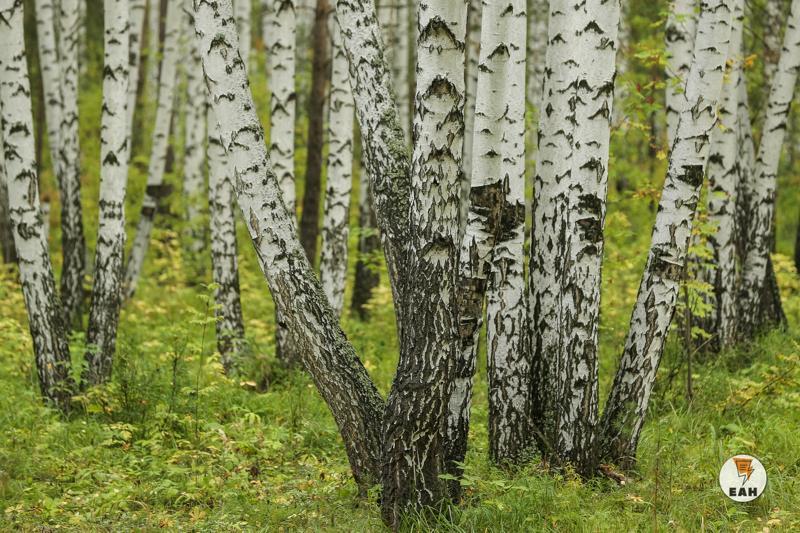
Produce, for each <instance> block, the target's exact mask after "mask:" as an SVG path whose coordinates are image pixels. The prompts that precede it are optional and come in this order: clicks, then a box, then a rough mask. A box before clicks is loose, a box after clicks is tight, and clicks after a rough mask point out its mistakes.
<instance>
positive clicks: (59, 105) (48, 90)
mask: <svg viewBox="0 0 800 533" xmlns="http://www.w3.org/2000/svg"><path fill="white" fill-rule="evenodd" d="M35 6H36V39H37V41H38V43H39V68H40V70H41V73H42V91H43V97H44V101H43V102H42V103H43V105H44V116H45V122H46V123H47V141H48V144H49V146H50V164H51V165H52V166H53V174H54V175H55V176H56V177H57V178H58V179H59V180H60V176H61V166H60V163H61V156H60V155H59V154H60V152H59V143H58V137H59V131H60V128H61V115H62V114H63V113H64V109H63V105H64V104H63V101H62V98H61V81H60V80H61V72H60V68H61V62H60V61H59V58H58V45H57V44H56V31H55V26H54V14H55V13H54V12H55V10H56V6H55V4H54V3H53V1H52V0H36V3H35ZM45 223H47V221H45Z"/></svg>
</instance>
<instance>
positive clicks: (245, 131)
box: [194, 0, 383, 490]
mask: <svg viewBox="0 0 800 533" xmlns="http://www.w3.org/2000/svg"><path fill="white" fill-rule="evenodd" d="M194 10H195V24H196V31H197V37H198V39H200V43H201V44H200V46H201V50H202V52H203V67H204V72H205V74H206V85H207V87H208V89H209V93H210V95H211V104H212V106H213V108H214V114H215V115H216V117H217V120H218V121H219V127H220V129H219V132H220V136H221V138H222V140H223V145H224V147H225V149H226V152H227V154H228V161H229V164H230V165H232V166H233V171H234V180H235V181H234V190H235V192H236V198H237V202H238V204H239V209H240V210H241V212H242V216H243V218H244V220H245V222H246V223H247V227H248V230H249V232H250V236H251V238H252V239H253V244H254V246H255V249H256V254H257V255H258V258H259V263H260V266H261V269H262V271H263V272H264V275H265V277H266V278H267V282H268V283H269V287H270V292H271V293H272V296H273V298H274V299H275V304H276V306H277V307H278V308H280V310H281V314H282V315H283V317H284V319H285V320H286V323H287V325H288V326H289V329H290V331H291V333H292V338H293V339H294V340H295V341H296V342H297V343H298V344H299V346H300V350H299V352H300V354H301V355H302V357H303V364H304V365H305V367H306V369H307V370H308V372H309V374H310V375H311V377H312V379H313V380H314V383H315V384H316V386H317V388H318V389H319V391H320V394H321V395H322V397H323V398H324V399H325V402H326V403H327V404H328V406H329V407H330V409H331V412H332V414H333V417H334V419H335V420H336V423H337V425H338V427H339V431H340V433H341V435H342V439H343V440H344V444H345V447H346V449H347V455H348V458H349V459H350V466H351V468H352V470H353V476H354V477H355V480H356V482H357V483H358V485H359V487H360V488H361V489H362V490H366V489H367V488H369V487H371V486H372V485H373V484H374V483H375V482H376V481H377V480H378V479H379V476H380V474H379V473H380V443H381V432H380V428H381V421H382V418H383V401H382V399H381V397H380V395H379V393H378V391H377V389H376V388H375V386H374V385H373V383H372V381H370V379H369V376H368V375H367V372H366V370H365V369H364V366H363V365H362V364H361V361H360V360H359V359H358V356H357V355H356V353H355V351H354V350H353V347H352V345H351V344H350V343H349V342H348V341H347V338H346V337H345V335H344V332H343V331H342V330H341V328H340V327H339V321H338V319H337V317H336V316H335V315H334V313H333V310H332V309H331V307H330V305H328V302H327V300H326V298H325V295H324V294H323V292H322V287H321V286H320V284H319V282H318V281H317V279H316V276H315V275H314V272H313V270H312V269H311V265H310V264H309V262H308V260H307V259H306V256H305V253H304V251H303V249H302V247H301V246H300V242H299V241H298V239H297V237H296V235H295V225H294V222H293V219H292V217H291V216H290V215H289V213H288V212H287V210H286V208H285V206H284V204H283V201H282V199H281V192H280V186H279V184H278V180H277V178H276V176H275V174H274V172H273V171H272V168H271V164H270V161H269V156H268V155H267V150H266V146H265V144H264V131H263V129H262V128H261V125H260V124H259V122H258V116H257V115H256V109H255V106H254V104H253V97H252V94H251V93H250V89H249V86H248V81H247V74H246V72H245V66H244V63H243V62H242V59H241V56H240V55H239V52H238V39H237V36H236V32H235V30H234V24H233V8H232V7H231V2H230V0H218V1H215V2H209V1H208V0H195V3H194Z"/></svg>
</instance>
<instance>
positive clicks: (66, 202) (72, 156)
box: [57, 0, 86, 327]
mask: <svg viewBox="0 0 800 533" xmlns="http://www.w3.org/2000/svg"><path fill="white" fill-rule="evenodd" d="M78 4H79V3H78V0H61V1H60V9H59V17H58V21H59V28H58V50H59V60H60V65H61V71H60V77H59V83H60V85H61V95H62V102H63V107H62V109H63V112H62V113H61V126H60V127H59V137H58V149H59V152H60V161H59V164H58V167H57V168H58V169H59V170H60V175H59V180H58V181H59V188H60V191H61V247H62V250H61V252H62V255H63V257H64V261H63V266H62V269H61V303H62V305H63V307H64V319H65V324H66V326H67V327H77V326H78V325H79V324H80V322H81V308H82V306H83V278H84V270H85V269H86V240H85V238H84V235H83V215H82V214H81V162H80V140H79V133H80V132H79V128H78V125H79V124H78V65H79V61H78V55H79V54H78V52H79V42H78V40H79V36H80V31H79V30H80V22H81V20H80V16H79V14H80V13H79V9H78V7H79V5H78Z"/></svg>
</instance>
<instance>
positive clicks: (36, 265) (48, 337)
mask: <svg viewBox="0 0 800 533" xmlns="http://www.w3.org/2000/svg"><path fill="white" fill-rule="evenodd" d="M22 6H23V2H22V0H0V102H2V104H0V106H2V111H0V124H2V130H3V131H2V139H3V148H4V151H3V155H4V158H5V159H4V163H5V164H4V170H5V179H6V185H7V186H8V203H9V212H10V218H11V225H12V231H13V234H14V244H15V246H16V250H17V255H18V256H19V274H20V281H21V285H22V294H23V296H24V297H25V307H26V308H27V311H28V322H29V325H30V331H31V337H32V339H33V351H34V356H35V359H36V369H37V371H38V374H39V386H40V387H41V390H42V395H43V396H44V397H45V399H46V400H47V401H49V402H52V403H53V404H54V405H55V406H57V407H59V408H61V409H62V410H66V409H68V408H69V398H70V389H71V383H70V380H69V361H70V359H69V346H68V345H67V337H66V334H65V332H64V327H63V322H62V309H61V306H60V302H59V298H58V294H57V293H56V284H55V278H54V276H53V268H52V266H51V264H50V254H49V253H48V251H47V241H46V240H45V238H44V228H43V222H42V214H41V211H40V207H39V187H38V176H37V171H36V155H35V146H34V140H33V113H32V112H31V91H30V81H29V80H28V65H27V62H26V59H25V41H24V37H23V20H24V16H23V12H22V9H23V7H22Z"/></svg>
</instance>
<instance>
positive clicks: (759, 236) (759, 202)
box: [738, 0, 800, 336]
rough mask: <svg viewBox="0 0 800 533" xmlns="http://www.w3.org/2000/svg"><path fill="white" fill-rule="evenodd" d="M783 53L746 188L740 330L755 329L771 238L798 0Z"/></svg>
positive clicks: (798, 60) (797, 52) (799, 21)
mask: <svg viewBox="0 0 800 533" xmlns="http://www.w3.org/2000/svg"><path fill="white" fill-rule="evenodd" d="M782 50H783V51H782V52H781V56H780V60H779V61H778V66H777V69H776V71H775V77H774V79H773V81H772V88H771V90H770V95H769V100H768V102H767V109H766V116H765V118H764V126H763V128H762V131H763V133H762V135H761V142H760V143H759V148H758V152H757V154H756V158H755V166H754V167H753V181H752V184H751V186H750V187H751V189H750V191H749V193H750V195H751V198H750V201H749V203H750V206H749V207H750V223H749V225H748V239H747V246H746V255H745V260H744V264H743V267H742V280H741V286H740V291H739V303H738V305H739V325H740V334H741V335H744V336H749V335H752V334H753V333H754V331H755V329H756V328H757V326H758V324H757V320H758V313H756V312H754V310H756V309H759V306H760V305H761V303H762V302H761V300H762V285H763V283H764V280H765V279H766V275H767V270H768V268H767V267H768V265H767V263H768V262H769V253H770V247H771V242H772V232H773V229H772V228H773V217H774V210H775V191H776V186H777V173H778V165H779V163H780V155H781V149H782V148H783V141H784V136H785V133H786V125H787V120H788V116H789V111H790V108H791V104H792V98H793V95H794V89H795V85H796V84H797V75H798V71H799V70H800V0H793V2H792V8H791V13H790V15H789V19H788V21H787V26H786V33H785V35H784V41H783V49H782Z"/></svg>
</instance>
